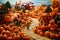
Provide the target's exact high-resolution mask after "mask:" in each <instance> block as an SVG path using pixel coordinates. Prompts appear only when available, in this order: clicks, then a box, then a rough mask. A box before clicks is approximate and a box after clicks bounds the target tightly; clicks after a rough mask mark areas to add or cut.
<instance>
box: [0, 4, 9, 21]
mask: <svg viewBox="0 0 60 40" xmlns="http://www.w3.org/2000/svg"><path fill="white" fill-rule="evenodd" d="M6 13H8V9H7V8H6V6H5V4H2V7H1V8H0V20H2V19H3V16H4V15H5V14H6Z"/></svg>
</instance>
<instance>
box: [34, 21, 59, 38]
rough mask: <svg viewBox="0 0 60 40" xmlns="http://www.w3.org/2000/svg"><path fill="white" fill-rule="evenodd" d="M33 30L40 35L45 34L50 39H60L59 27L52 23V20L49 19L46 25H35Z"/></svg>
mask: <svg viewBox="0 0 60 40" xmlns="http://www.w3.org/2000/svg"><path fill="white" fill-rule="evenodd" d="M34 32H35V33H37V34H39V35H40V36H46V37H48V38H52V39H55V38H56V39H60V27H58V25H56V24H55V23H54V20H51V21H50V23H49V24H48V25H47V26H44V25H41V26H38V27H36V28H35V30H34Z"/></svg>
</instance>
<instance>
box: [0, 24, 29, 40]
mask: <svg viewBox="0 0 60 40" xmlns="http://www.w3.org/2000/svg"><path fill="white" fill-rule="evenodd" d="M0 40H30V38H29V36H28V35H26V34H24V33H23V32H21V28H20V27H17V26H14V25H5V24H3V25H1V27H0Z"/></svg>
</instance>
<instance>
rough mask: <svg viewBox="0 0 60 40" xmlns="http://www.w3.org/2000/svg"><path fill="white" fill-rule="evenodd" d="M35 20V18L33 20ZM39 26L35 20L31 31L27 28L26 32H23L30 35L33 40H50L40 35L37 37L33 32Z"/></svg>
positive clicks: (30, 28)
mask: <svg viewBox="0 0 60 40" xmlns="http://www.w3.org/2000/svg"><path fill="white" fill-rule="evenodd" d="M32 19H33V18H32ZM38 24H39V22H38V20H37V19H33V23H32V24H31V25H30V27H29V30H28V29H27V28H26V27H25V28H24V30H22V31H23V32H24V33H25V34H27V35H29V36H30V37H31V38H32V39H33V40H50V39H48V38H46V37H42V36H40V35H37V34H35V33H34V32H33V30H32V29H33V28H34V27H35V26H37V25H38Z"/></svg>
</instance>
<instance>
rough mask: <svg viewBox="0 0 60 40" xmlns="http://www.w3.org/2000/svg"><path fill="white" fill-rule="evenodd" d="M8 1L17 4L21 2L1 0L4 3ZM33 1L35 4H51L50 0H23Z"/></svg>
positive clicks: (23, 0) (25, 0) (17, 0)
mask: <svg viewBox="0 0 60 40" xmlns="http://www.w3.org/2000/svg"><path fill="white" fill-rule="evenodd" d="M6 1H9V2H10V3H11V4H12V5H15V4H16V2H19V0H0V2H2V3H6ZM29 1H32V2H33V3H34V5H36V6H37V5H41V4H43V3H46V4H47V5H48V4H50V0H22V3H23V2H29Z"/></svg>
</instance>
